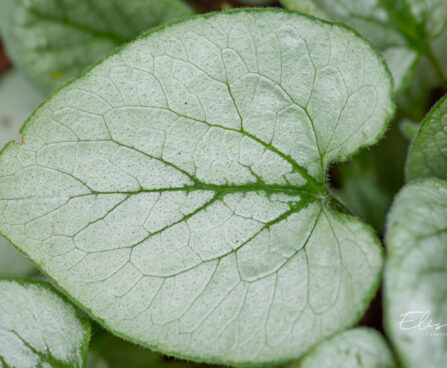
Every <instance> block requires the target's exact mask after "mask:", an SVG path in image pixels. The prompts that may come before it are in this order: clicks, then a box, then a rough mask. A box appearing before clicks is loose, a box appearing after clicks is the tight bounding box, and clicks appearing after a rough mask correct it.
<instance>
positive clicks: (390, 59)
mask: <svg viewBox="0 0 447 368" xmlns="http://www.w3.org/2000/svg"><path fill="white" fill-rule="evenodd" d="M281 3H283V4H284V6H285V7H286V8H288V9H291V10H298V11H302V12H305V13H309V14H312V15H315V16H317V17H320V18H323V19H327V20H333V21H340V22H343V23H345V24H348V25H350V26H352V27H353V28H354V29H356V30H357V31H358V32H360V33H361V34H362V35H363V36H365V37H366V38H367V39H368V40H370V41H371V42H372V43H373V44H374V45H376V46H377V47H378V49H379V50H380V51H381V52H382V53H383V56H384V58H385V60H386V62H387V65H388V67H389V68H390V71H391V73H392V76H393V79H394V88H395V91H396V92H400V91H402V90H404V89H405V88H406V87H407V85H408V84H409V83H410V81H411V79H412V77H413V74H414V73H415V70H416V69H417V67H418V64H419V62H420V61H421V60H420V59H421V58H423V59H427V61H428V65H427V64H424V68H425V69H433V71H434V73H435V74H436V75H437V78H439V79H440V80H441V84H444V86H447V68H445V66H444V65H443V63H442V60H439V59H438V55H437V51H438V50H436V47H434V45H433V42H434V40H436V39H438V38H440V36H441V34H442V32H443V31H444V30H445V28H446V25H447V1H445V0H431V1H421V0H371V1H358V0H281Z"/></svg>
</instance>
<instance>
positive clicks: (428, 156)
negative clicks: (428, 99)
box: [407, 96, 447, 180]
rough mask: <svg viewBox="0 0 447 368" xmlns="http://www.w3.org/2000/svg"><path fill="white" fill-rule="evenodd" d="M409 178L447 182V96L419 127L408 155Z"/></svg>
mask: <svg viewBox="0 0 447 368" xmlns="http://www.w3.org/2000/svg"><path fill="white" fill-rule="evenodd" d="M407 177H408V179H409V180H412V179H417V178H440V179H444V180H447V96H445V97H444V98H443V99H441V101H439V102H438V104H437V105H436V106H435V107H434V108H433V110H432V111H431V112H430V113H429V114H428V115H427V117H426V118H425V119H424V121H423V122H422V123H421V126H420V127H419V130H418V133H417V134H416V136H415V138H414V140H413V144H412V147H411V150H410V153H409V155H408V163H407Z"/></svg>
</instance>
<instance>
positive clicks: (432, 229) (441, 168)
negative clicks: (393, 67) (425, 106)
mask: <svg viewBox="0 0 447 368" xmlns="http://www.w3.org/2000/svg"><path fill="white" fill-rule="evenodd" d="M446 133H447V96H444V97H443V98H442V99H441V100H440V101H439V102H438V104H437V105H436V106H435V107H434V108H433V109H432V110H431V111H430V113H429V114H428V115H427V117H426V118H425V119H424V121H423V122H422V124H421V125H420V126H419V130H418V132H417V133H416V135H415V137H414V138H413V142H412V145H411V148H410V152H409V155H408V161H407V179H408V180H410V182H409V183H408V184H407V185H405V187H404V188H403V189H402V190H401V191H400V193H399V194H398V195H397V196H396V198H395V200H394V204H393V206H392V208H391V211H390V213H389V216H388V226H387V227H388V229H387V233H386V245H387V250H388V261H387V262H386V267H385V288H384V289H385V293H384V294H385V295H384V301H385V328H386V330H387V333H388V336H389V337H390V339H391V341H392V343H393V345H394V348H395V350H396V352H397V355H398V357H399V360H400V361H401V363H402V365H403V366H404V367H407V368H416V367H421V366H422V365H424V364H427V365H428V366H430V367H441V366H442V365H443V364H444V363H445V361H446V358H447V340H446V339H445V330H444V329H445V322H444V321H445V320H447V309H446V307H445V295H446V293H447V283H446V279H447V181H445V179H446V178H447V176H446V163H447V161H446V155H445V153H446V152H447V139H446V137H447V135H446ZM415 321H416V324H415Z"/></svg>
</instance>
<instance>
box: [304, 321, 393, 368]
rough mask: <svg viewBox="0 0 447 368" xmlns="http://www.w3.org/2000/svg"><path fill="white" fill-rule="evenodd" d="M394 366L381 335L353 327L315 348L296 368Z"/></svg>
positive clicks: (390, 367)
mask: <svg viewBox="0 0 447 368" xmlns="http://www.w3.org/2000/svg"><path fill="white" fill-rule="evenodd" d="M396 367H397V365H396V362H395V361H394V358H393V355H392V353H391V351H390V349H389V347H388V345H387V343H386V341H385V339H384V338H383V337H382V335H380V334H379V333H378V332H377V331H375V330H373V329H370V328H356V329H353V330H348V331H345V332H342V333H341V334H339V335H336V336H334V337H332V338H330V339H328V340H326V341H323V342H322V343H321V344H320V345H317V347H316V348H315V349H314V350H313V351H312V352H310V353H309V354H308V355H306V356H305V357H304V359H303V360H302V361H301V362H300V363H299V365H298V367H297V368H396Z"/></svg>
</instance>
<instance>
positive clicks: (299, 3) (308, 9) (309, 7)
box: [280, 0, 330, 20]
mask: <svg viewBox="0 0 447 368" xmlns="http://www.w3.org/2000/svg"><path fill="white" fill-rule="evenodd" d="M280 3H281V4H282V5H283V6H284V7H285V8H286V9H289V10H293V11H299V12H301V13H304V14H309V15H312V16H314V17H317V18H320V19H327V20H330V17H329V16H328V14H327V13H326V12H325V11H324V10H323V9H322V8H320V7H319V6H318V5H317V4H316V3H315V1H314V0H280Z"/></svg>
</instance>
